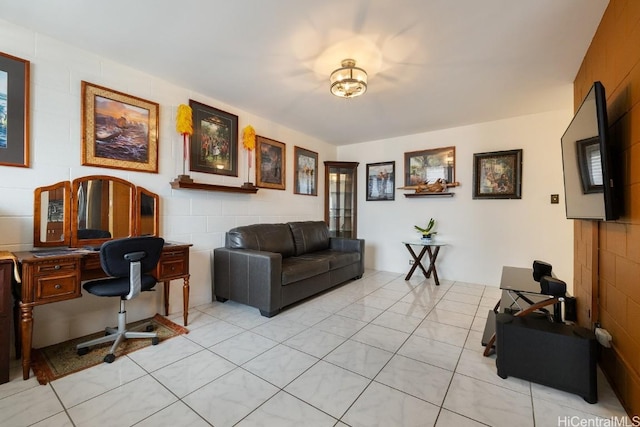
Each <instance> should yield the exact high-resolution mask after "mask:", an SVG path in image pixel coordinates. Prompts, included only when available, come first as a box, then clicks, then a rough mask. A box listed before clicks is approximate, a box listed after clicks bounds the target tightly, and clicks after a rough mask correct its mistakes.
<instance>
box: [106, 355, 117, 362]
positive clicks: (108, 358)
mask: <svg viewBox="0 0 640 427" xmlns="http://www.w3.org/2000/svg"><path fill="white" fill-rule="evenodd" d="M114 360H116V355H115V354H112V353H109V354H107V355H106V356H105V357H104V363H113V361H114Z"/></svg>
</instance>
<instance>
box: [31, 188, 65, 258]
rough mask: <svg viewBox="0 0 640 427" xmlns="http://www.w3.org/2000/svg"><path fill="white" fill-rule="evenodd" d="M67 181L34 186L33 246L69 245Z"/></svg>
mask: <svg viewBox="0 0 640 427" xmlns="http://www.w3.org/2000/svg"><path fill="white" fill-rule="evenodd" d="M70 187H71V186H70V183H69V182H68V181H63V182H58V183H56V184H53V185H49V186H46V187H39V188H36V191H35V193H34V195H35V198H34V202H33V206H34V215H33V218H34V227H33V245H34V246H65V245H66V246H69V244H70V242H71V239H70V233H69V225H70V224H69V212H70V211H71V209H70V206H69V190H70Z"/></svg>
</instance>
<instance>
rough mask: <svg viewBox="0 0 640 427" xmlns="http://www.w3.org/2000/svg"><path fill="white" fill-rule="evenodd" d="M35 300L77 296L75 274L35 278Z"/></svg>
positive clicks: (77, 287) (77, 286)
mask: <svg viewBox="0 0 640 427" xmlns="http://www.w3.org/2000/svg"><path fill="white" fill-rule="evenodd" d="M35 285H36V289H35V291H36V294H35V297H36V300H39V301H42V300H47V299H60V298H63V299H64V297H68V296H73V295H77V294H79V283H78V280H77V275H76V272H71V273H69V274H67V275H48V276H40V277H36V280H35Z"/></svg>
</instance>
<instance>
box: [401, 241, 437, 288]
mask: <svg viewBox="0 0 640 427" xmlns="http://www.w3.org/2000/svg"><path fill="white" fill-rule="evenodd" d="M402 243H404V245H405V246H406V248H407V250H408V251H409V253H410V254H411V257H412V258H413V266H411V270H409V273H407V277H405V278H404V280H409V279H410V278H411V276H412V275H413V272H414V271H416V268H418V267H420V270H422V273H424V277H426V278H427V279H428V278H429V277H431V274H433V281H434V283H435V284H436V286H440V281H439V280H438V272H437V271H436V259H438V253H439V252H440V248H441V247H442V246H447V244H446V243H441V242H436V241H431V242H427V241H424V240H411V241H406V242H402ZM413 246H421V247H422V249H421V250H420V253H419V254H418V255H416V253H415V252H414V251H413ZM425 253H426V254H428V255H429V268H428V269H425V268H424V265H423V264H422V258H423V257H424V254H425Z"/></svg>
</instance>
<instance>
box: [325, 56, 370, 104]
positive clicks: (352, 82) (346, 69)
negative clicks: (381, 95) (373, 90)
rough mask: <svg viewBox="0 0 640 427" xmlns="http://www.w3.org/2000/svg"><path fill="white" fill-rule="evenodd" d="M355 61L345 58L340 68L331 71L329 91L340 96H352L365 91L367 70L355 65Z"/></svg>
mask: <svg viewBox="0 0 640 427" xmlns="http://www.w3.org/2000/svg"><path fill="white" fill-rule="evenodd" d="M355 65H356V61H354V60H353V59H345V60H344V61H342V68H338V69H337V70H335V71H334V72H333V73H331V77H330V79H329V80H330V82H331V93H332V94H334V95H335V96H339V97H341V98H353V97H356V96H360V95H362V94H363V93H365V92H366V91H367V72H366V71H364V70H363V69H362V68H358V67H356V66H355Z"/></svg>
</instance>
